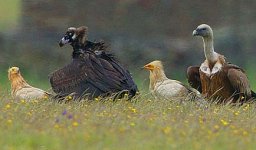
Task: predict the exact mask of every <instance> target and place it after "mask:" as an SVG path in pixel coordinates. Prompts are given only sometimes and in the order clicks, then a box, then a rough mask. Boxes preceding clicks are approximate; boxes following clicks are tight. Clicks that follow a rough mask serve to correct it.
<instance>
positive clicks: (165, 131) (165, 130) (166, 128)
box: [162, 127, 171, 134]
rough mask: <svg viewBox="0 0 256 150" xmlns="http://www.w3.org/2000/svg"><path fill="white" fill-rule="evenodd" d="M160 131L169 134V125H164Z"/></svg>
mask: <svg viewBox="0 0 256 150" xmlns="http://www.w3.org/2000/svg"><path fill="white" fill-rule="evenodd" d="M162 131H163V132H164V134H169V133H170V132H171V128H170V127H165V128H163V129H162Z"/></svg>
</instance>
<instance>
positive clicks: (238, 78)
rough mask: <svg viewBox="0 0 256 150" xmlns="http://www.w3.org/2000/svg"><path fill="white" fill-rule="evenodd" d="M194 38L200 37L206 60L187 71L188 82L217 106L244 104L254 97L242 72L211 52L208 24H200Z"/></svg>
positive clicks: (221, 56) (210, 33) (211, 34)
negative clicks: (234, 103) (222, 104)
mask: <svg viewBox="0 0 256 150" xmlns="http://www.w3.org/2000/svg"><path fill="white" fill-rule="evenodd" d="M193 36H201V37H202V38H203V43H204V54H205V58H206V60H205V61H204V62H203V63H202V64H201V66H200V67H197V66H190V67H189V68H188V69H187V77H188V82H189V83H190V85H191V86H192V87H194V88H195V89H198V90H199V91H200V92H201V93H202V95H203V96H205V97H206V98H208V99H211V100H213V101H217V102H219V103H222V102H238V101H239V102H245V101H248V100H249V99H251V98H252V97H254V96H255V93H254V92H253V91H251V88H250V85H249V81H248V79H247V76H246V74H245V72H244V71H243V69H241V68H240V67H238V66H236V65H233V64H230V63H227V62H226V60H225V57H224V56H223V55H220V54H218V53H216V52H215V51H214V46H213V31H212V29H211V27H210V26H209V25H206V24H202V25H199V26H198V27H197V28H196V29H195V30H194V31H193Z"/></svg>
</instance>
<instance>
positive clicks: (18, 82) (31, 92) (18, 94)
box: [8, 67, 50, 100]
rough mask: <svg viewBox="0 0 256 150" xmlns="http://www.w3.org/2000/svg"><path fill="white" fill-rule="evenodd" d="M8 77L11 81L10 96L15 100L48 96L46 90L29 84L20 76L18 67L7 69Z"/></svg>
mask: <svg viewBox="0 0 256 150" xmlns="http://www.w3.org/2000/svg"><path fill="white" fill-rule="evenodd" d="M8 78H9V80H10V82H11V89H12V90H11V94H12V97H13V98H14V99H16V100H32V99H40V98H47V97H49V96H50V94H49V93H47V92H46V91H44V90H41V89H39V88H35V87H32V86H31V85H29V84H28V83H27V82H26V81H25V79H24V78H23V77H22V75H21V73H20V69H19V68H18V67H11V68H10V69H8Z"/></svg>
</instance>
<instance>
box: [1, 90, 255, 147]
mask: <svg viewBox="0 0 256 150" xmlns="http://www.w3.org/2000/svg"><path fill="white" fill-rule="evenodd" d="M1 95H2V96H1V102H0V110H1V113H0V130H1V132H0V145H1V149H15V150H16V149H26V150H29V149H51V150H55V149H111V150H112V149H204V150H205V149H255V148H256V144H255V140H256V136H255V135H256V118H255V117H256V109H255V108H256V107H255V106H256V104H248V105H247V104H245V105H243V106H231V105H215V104H207V105H204V106H203V105H202V106H201V105H198V104H196V103H194V102H191V101H186V102H183V103H181V102H177V101H171V100H170V101H166V100H161V99H159V100H154V99H152V98H151V97H150V96H143V95H146V94H145V93H144V94H143V93H142V94H141V95H142V96H140V97H138V98H137V99H135V100H134V101H133V102H129V101H126V100H119V101H117V102H112V101H106V102H102V101H92V102H88V101H83V102H68V103H65V104H64V103H63V104H60V103H56V102H54V101H52V100H35V101H32V102H23V101H20V102H15V101H14V100H12V98H10V96H9V94H6V93H5V92H4V93H2V94H1Z"/></svg>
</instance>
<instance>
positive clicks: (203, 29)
mask: <svg viewBox="0 0 256 150" xmlns="http://www.w3.org/2000/svg"><path fill="white" fill-rule="evenodd" d="M192 35H193V36H201V37H203V38H207V37H212V36H213V32H212V28H211V27H210V26H209V25H207V24H201V25H199V26H198V27H197V28H196V29H195V30H194V31H193V33H192Z"/></svg>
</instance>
